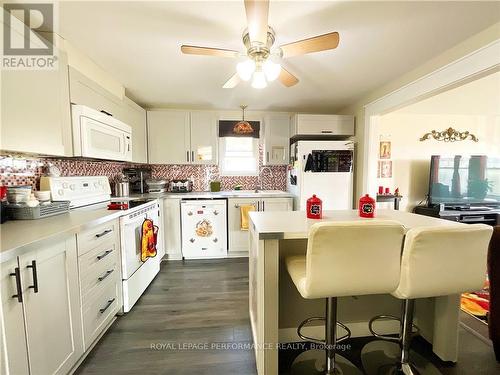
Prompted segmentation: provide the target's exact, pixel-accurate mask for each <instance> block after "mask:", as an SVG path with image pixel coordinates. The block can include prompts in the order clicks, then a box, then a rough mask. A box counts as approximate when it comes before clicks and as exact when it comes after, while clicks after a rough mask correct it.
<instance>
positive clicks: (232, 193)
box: [131, 190, 293, 199]
mask: <svg viewBox="0 0 500 375" xmlns="http://www.w3.org/2000/svg"><path fill="white" fill-rule="evenodd" d="M131 196H132V197H138V198H160V199H165V198H167V199H168V198H181V199H186V198H187V199H189V198H192V199H214V198H256V197H260V198H292V197H293V195H292V194H290V193H287V192H286V191H281V190H261V191H259V192H257V193H256V192H255V191H254V190H223V191H217V192H211V191H193V192H190V193H170V192H166V193H146V194H132V195H131Z"/></svg>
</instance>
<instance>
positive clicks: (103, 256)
mask: <svg viewBox="0 0 500 375" xmlns="http://www.w3.org/2000/svg"><path fill="white" fill-rule="evenodd" d="M112 252H113V250H107V251H105V252H104V254H102V255H98V256H97V260H101V259H102V258H106V257H107V256H108V255H109V254H111V253H112Z"/></svg>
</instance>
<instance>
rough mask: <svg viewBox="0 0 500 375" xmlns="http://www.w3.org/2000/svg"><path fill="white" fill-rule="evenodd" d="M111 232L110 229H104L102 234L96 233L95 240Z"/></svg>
mask: <svg viewBox="0 0 500 375" xmlns="http://www.w3.org/2000/svg"><path fill="white" fill-rule="evenodd" d="M112 231H113V230H112V229H106V230H105V231H104V232H101V233H97V234H96V235H95V236H96V237H97V238H101V237H102V236H105V235H106V234H108V233H111V232H112Z"/></svg>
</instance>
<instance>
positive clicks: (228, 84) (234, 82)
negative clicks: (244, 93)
mask: <svg viewBox="0 0 500 375" xmlns="http://www.w3.org/2000/svg"><path fill="white" fill-rule="evenodd" d="M240 81H241V79H240V76H239V75H238V73H234V74H233V76H232V77H231V78H229V79H228V80H227V81H226V83H224V86H222V88H224V89H232V88H235V87H236V86H237V85H238V83H240Z"/></svg>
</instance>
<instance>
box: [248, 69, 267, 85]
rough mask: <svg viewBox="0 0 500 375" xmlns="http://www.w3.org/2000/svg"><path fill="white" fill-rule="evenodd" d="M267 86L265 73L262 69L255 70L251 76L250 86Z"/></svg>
mask: <svg viewBox="0 0 500 375" xmlns="http://www.w3.org/2000/svg"><path fill="white" fill-rule="evenodd" d="M266 86H267V80H266V75H265V73H264V72H263V71H262V70H256V71H255V72H254V74H253V78H252V87H253V88H254V89H263V88H265V87H266Z"/></svg>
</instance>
